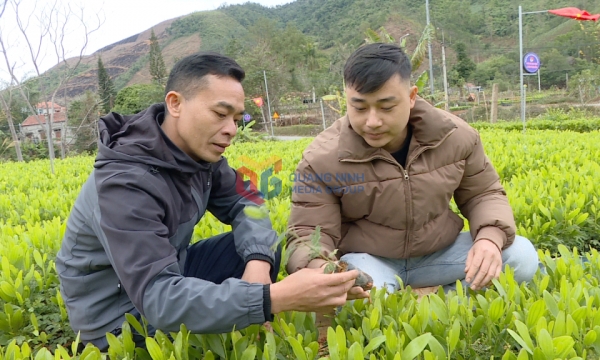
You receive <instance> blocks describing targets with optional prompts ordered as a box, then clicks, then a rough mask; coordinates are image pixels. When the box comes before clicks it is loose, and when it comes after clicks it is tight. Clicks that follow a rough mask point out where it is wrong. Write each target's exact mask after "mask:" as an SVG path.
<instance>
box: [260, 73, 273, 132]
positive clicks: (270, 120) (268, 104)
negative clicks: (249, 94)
mask: <svg viewBox="0 0 600 360" xmlns="http://www.w3.org/2000/svg"><path fill="white" fill-rule="evenodd" d="M263 75H264V77H265V90H266V92H267V108H268V109H269V124H271V137H275V133H274V131H273V119H272V118H271V102H270V101H269V86H268V85H267V72H266V71H265V70H263Z"/></svg>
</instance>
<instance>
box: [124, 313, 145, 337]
mask: <svg viewBox="0 0 600 360" xmlns="http://www.w3.org/2000/svg"><path fill="white" fill-rule="evenodd" d="M125 319H126V320H127V322H128V323H129V324H130V325H131V326H133V328H134V329H135V331H137V332H138V334H141V335H143V336H148V334H147V333H146V331H144V327H143V326H142V324H140V322H139V321H138V320H137V319H136V318H135V316H133V315H132V314H130V313H125Z"/></svg>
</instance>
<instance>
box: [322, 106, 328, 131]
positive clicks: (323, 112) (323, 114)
mask: <svg viewBox="0 0 600 360" xmlns="http://www.w3.org/2000/svg"><path fill="white" fill-rule="evenodd" d="M321 116H322V117H323V130H326V129H327V125H325V110H324V109H323V99H321Z"/></svg>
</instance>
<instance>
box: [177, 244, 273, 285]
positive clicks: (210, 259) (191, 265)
mask: <svg viewBox="0 0 600 360" xmlns="http://www.w3.org/2000/svg"><path fill="white" fill-rule="evenodd" d="M280 265H281V246H280V247H279V248H278V249H277V253H276V256H275V266H272V267H271V281H272V282H275V281H277V274H278V273H279V266H280ZM245 268H246V264H245V263H244V259H242V258H241V257H240V256H239V255H238V253H237V252H236V249H235V242H234V239H233V233H231V232H227V233H224V234H221V235H217V236H213V237H211V238H209V239H206V240H203V241H199V242H197V243H195V244H194V245H192V246H190V247H189V248H188V255H187V259H186V261H185V269H184V272H183V275H184V276H186V277H196V278H199V279H203V280H207V281H210V282H213V283H215V284H220V283H222V282H223V281H225V280H227V279H229V278H236V279H240V278H241V277H242V275H244V269H245Z"/></svg>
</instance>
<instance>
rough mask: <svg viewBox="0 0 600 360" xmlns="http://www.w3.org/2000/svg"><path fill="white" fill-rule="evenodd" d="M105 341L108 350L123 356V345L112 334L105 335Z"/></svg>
mask: <svg viewBox="0 0 600 360" xmlns="http://www.w3.org/2000/svg"><path fill="white" fill-rule="evenodd" d="M106 340H107V341H108V347H109V349H111V350H113V351H114V352H115V353H116V354H119V355H123V345H121V342H120V341H119V339H117V337H116V336H115V335H114V334H112V333H106Z"/></svg>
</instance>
